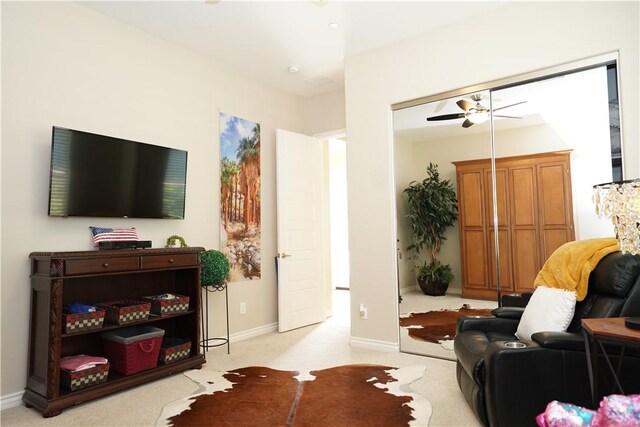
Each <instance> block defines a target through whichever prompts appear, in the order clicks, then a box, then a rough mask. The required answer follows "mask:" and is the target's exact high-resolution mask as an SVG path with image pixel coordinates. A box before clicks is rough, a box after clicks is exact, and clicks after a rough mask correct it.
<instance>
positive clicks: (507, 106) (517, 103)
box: [493, 101, 527, 111]
mask: <svg viewBox="0 0 640 427" xmlns="http://www.w3.org/2000/svg"><path fill="white" fill-rule="evenodd" d="M525 102H527V101H520V102H516V103H515V104H511V105H505V106H504V107H500V108H494V109H493V111H499V110H504V109H505V108H509V107H514V106H516V105H520V104H524V103H525Z"/></svg>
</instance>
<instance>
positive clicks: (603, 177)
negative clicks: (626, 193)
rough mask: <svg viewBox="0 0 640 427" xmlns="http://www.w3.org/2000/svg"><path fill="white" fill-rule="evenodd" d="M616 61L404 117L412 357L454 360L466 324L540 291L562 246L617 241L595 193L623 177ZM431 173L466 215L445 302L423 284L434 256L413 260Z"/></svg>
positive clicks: (402, 260)
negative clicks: (512, 297)
mask: <svg viewBox="0 0 640 427" xmlns="http://www.w3.org/2000/svg"><path fill="white" fill-rule="evenodd" d="M616 58H617V55H613V54H612V55H607V56H604V57H600V58H594V59H592V60H587V61H586V62H585V61H582V62H581V63H579V64H574V66H573V67H572V66H571V65H567V66H562V67H558V68H556V69H552V70H546V72H534V73H531V74H530V75H524V76H519V77H514V78H510V79H505V80H503V81H498V82H492V83H488V84H485V85H479V86H476V87H474V89H475V90H465V89H461V90H458V91H454V92H450V93H447V94H445V95H443V96H435V97H428V98H425V99H424V100H423V102H420V101H412V102H408V103H404V104H402V105H398V106H395V107H394V113H393V120H394V155H395V189H396V210H397V212H396V217H397V255H398V260H397V266H398V289H399V299H400V301H401V302H400V310H399V312H400V319H399V323H400V348H401V351H404V352H409V353H416V354H424V355H428V356H433V357H440V358H445V359H454V358H455V355H454V353H453V336H454V335H455V321H456V319H457V317H459V316H460V315H482V314H487V313H488V312H490V310H491V309H492V308H495V307H497V306H498V294H499V293H500V294H503V295H504V294H510V293H520V292H523V291H527V290H531V289H532V288H533V281H534V279H535V276H536V274H537V272H538V271H539V269H540V268H541V267H542V264H544V262H545V261H546V259H547V258H548V256H549V255H550V254H551V253H552V252H553V251H554V250H555V249H556V248H557V247H559V246H560V245H562V244H563V243H565V242H567V241H572V240H576V239H586V238H592V237H602V236H611V235H612V233H613V230H612V228H611V224H610V222H609V221H608V220H606V219H599V218H597V217H596V215H595V211H594V208H593V205H592V202H591V189H592V186H593V185H595V184H599V183H602V182H609V181H612V180H620V179H622V153H621V143H620V122H619V103H618V90H617V78H616V77H617V76H616ZM478 87H481V88H483V89H484V90H477V88H478ZM430 164H433V165H437V173H438V178H439V180H440V184H441V185H445V186H446V181H448V182H449V184H450V188H452V189H453V190H454V191H455V197H456V202H457V208H458V218H457V221H455V223H454V224H453V225H452V226H451V227H448V228H447V229H446V232H445V233H444V237H445V239H444V240H442V242H441V246H440V250H439V252H438V253H437V254H436V258H437V260H438V262H440V263H441V264H443V265H449V266H450V268H451V272H452V273H453V276H454V278H453V280H452V281H451V283H450V284H449V286H448V288H447V290H446V293H445V295H443V296H434V294H433V293H432V292H433V289H428V290H427V293H430V294H429V295H427V294H425V293H424V291H423V290H422V289H421V288H420V286H419V285H418V281H417V276H418V274H419V273H420V271H421V269H423V271H424V266H425V265H431V257H430V255H429V251H428V250H427V249H426V248H422V250H420V251H419V252H417V251H416V250H415V249H409V250H408V248H410V247H411V245H412V244H414V243H415V238H414V236H413V234H414V233H413V227H412V221H413V220H412V218H411V213H412V212H414V211H415V209H416V208H415V206H413V208H412V204H410V203H409V200H408V197H407V191H405V190H406V189H407V188H408V187H410V186H411V185H412V183H414V185H415V184H416V183H417V184H421V183H422V182H423V180H425V178H427V177H428V176H429V171H428V170H427V168H428V166H429V165H430ZM432 178H433V177H432ZM496 230H497V232H496ZM496 242H498V244H497V245H496ZM436 291H437V289H436Z"/></svg>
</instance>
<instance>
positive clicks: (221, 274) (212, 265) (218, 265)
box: [200, 249, 229, 286]
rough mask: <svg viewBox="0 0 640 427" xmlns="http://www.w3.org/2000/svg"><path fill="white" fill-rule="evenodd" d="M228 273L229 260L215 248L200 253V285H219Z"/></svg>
mask: <svg viewBox="0 0 640 427" xmlns="http://www.w3.org/2000/svg"><path fill="white" fill-rule="evenodd" d="M228 274H229V260H228V259H227V257H226V255H225V254H223V253H222V252H220V251H217V250H215V249H209V250H208V251H204V252H202V253H201V254H200V284H201V285H202V286H208V285H221V284H223V283H224V281H225V280H226V278H227V275H228Z"/></svg>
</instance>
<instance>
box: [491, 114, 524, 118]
mask: <svg viewBox="0 0 640 427" xmlns="http://www.w3.org/2000/svg"><path fill="white" fill-rule="evenodd" d="M493 117H504V118H505V119H521V118H522V117H516V116H503V115H500V114H494V115H493Z"/></svg>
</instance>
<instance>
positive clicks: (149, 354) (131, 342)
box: [102, 326, 164, 375]
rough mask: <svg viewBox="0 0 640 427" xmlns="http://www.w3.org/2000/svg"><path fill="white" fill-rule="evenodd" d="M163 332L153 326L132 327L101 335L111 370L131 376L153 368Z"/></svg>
mask: <svg viewBox="0 0 640 427" xmlns="http://www.w3.org/2000/svg"><path fill="white" fill-rule="evenodd" d="M163 335H164V330H162V329H159V328H154V327H153V326H134V327H132V328H126V329H120V330H118V331H109V332H103V333H102V345H103V347H104V354H105V357H106V358H107V359H109V363H111V369H113V370H114V371H117V372H120V373H121V374H125V375H131V374H135V373H137V372H142V371H146V370H148V369H152V368H155V367H156V366H157V365H158V354H159V353H160V345H161V344H162V336H163Z"/></svg>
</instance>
